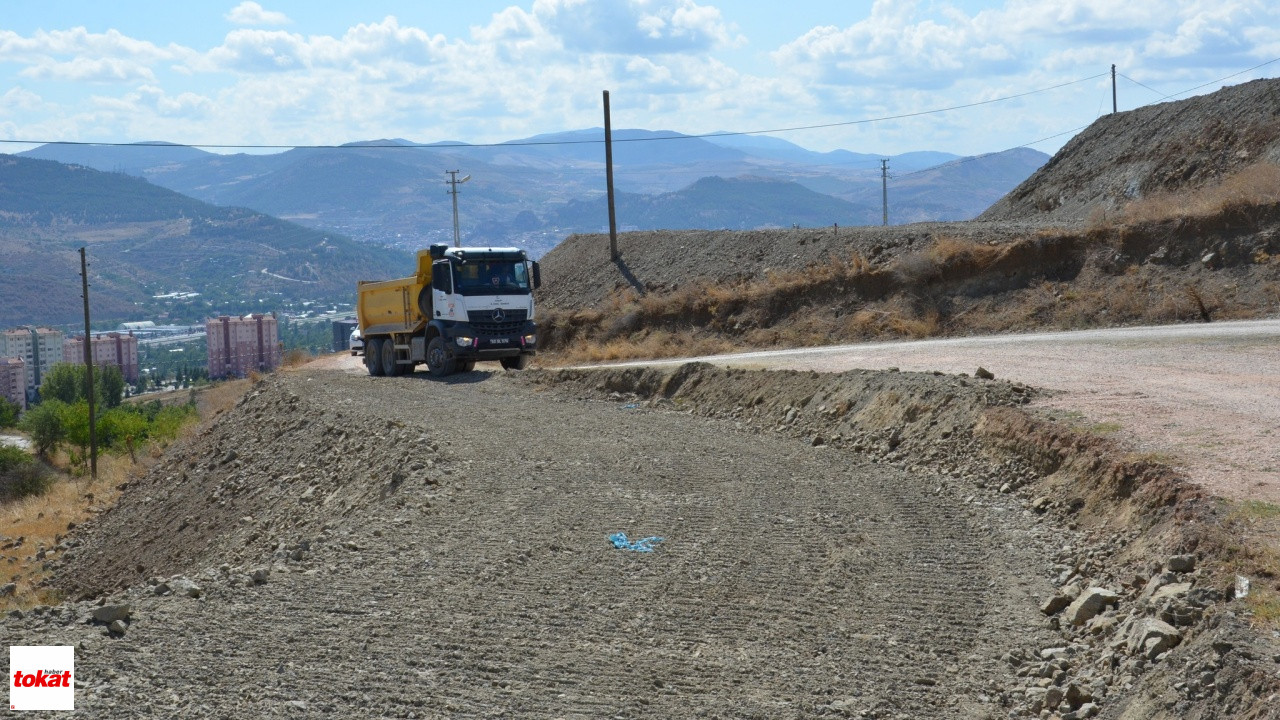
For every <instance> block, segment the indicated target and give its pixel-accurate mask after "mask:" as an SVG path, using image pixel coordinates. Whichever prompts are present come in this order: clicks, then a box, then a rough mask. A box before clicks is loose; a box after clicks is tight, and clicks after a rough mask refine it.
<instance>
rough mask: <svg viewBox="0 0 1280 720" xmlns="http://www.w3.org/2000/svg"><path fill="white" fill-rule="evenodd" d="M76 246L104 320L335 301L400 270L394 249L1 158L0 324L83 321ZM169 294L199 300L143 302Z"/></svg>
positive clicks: (193, 317)
mask: <svg viewBox="0 0 1280 720" xmlns="http://www.w3.org/2000/svg"><path fill="white" fill-rule="evenodd" d="M86 246H87V247H88V254H89V259H90V265H91V269H90V278H91V280H90V281H91V285H92V289H91V295H92V300H93V308H92V311H93V315H94V319H95V320H98V321H103V322H106V321H123V320H135V319H139V317H141V316H144V315H145V316H147V317H151V318H157V319H164V318H165V316H166V315H167V317H168V319H171V320H175V321H176V320H184V321H198V320H200V319H202V318H203V317H206V316H208V315H215V314H220V313H227V312H247V311H251V310H275V309H279V308H280V307H281V306H282V304H283V303H287V302H305V301H313V302H318V303H326V302H342V303H344V304H345V303H349V302H350V301H351V294H352V288H353V287H354V286H355V282H356V280H357V279H360V278H366V279H367V278H375V277H390V276H394V275H396V274H403V273H404V271H405V268H406V267H408V266H409V259H408V258H407V257H405V256H404V255H403V254H401V253H400V252H397V251H388V250H385V249H378V248H374V247H369V246H366V245H362V244H359V243H355V242H352V241H351V240H349V239H347V238H345V237H342V236H339V235H336V234H326V233H321V232H319V231H316V230H311V229H308V228H304V227H302V226H299V225H296V224H293V223H290V222H285V221H282V220H279V219H277V218H273V217H270V216H267V215H263V214H261V213H257V212H253V211H251V210H246V209H243V208H224V207H216V206H212V205H208V204H206V203H203V202H200V201H198V200H194V199H192V198H189V197H185V196H183V195H179V194H178V193H175V192H173V191H171V190H166V189H164V188H160V187H156V186H155V185H152V184H151V183H149V182H147V181H146V180H143V179H140V178H137V177H133V176H130V175H126V174H123V173H103V172H99V171H96V170H90V169H88V168H84V167H79V166H70V165H62V164H60V163H56V162H51V161H44V160H31V159H28V158H21V157H14V156H0V254H2V255H3V256H4V258H5V262H4V264H3V267H2V268H0V327H7V326H10V325H15V324H22V323H41V324H51V325H59V324H65V323H72V322H76V321H77V320H82V319H83V311H82V304H81V300H80V282H79V269H80V263H79V254H78V252H77V251H78V248H80V247H86ZM175 291H183V292H197V293H200V296H199V297H198V298H196V299H193V300H190V301H188V302H186V303H184V304H181V305H178V306H174V305H166V304H165V302H163V301H159V300H155V299H153V298H152V296H153V295H157V294H161V293H168V292H175ZM169 302H172V301H169Z"/></svg>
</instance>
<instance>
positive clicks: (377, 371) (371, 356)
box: [364, 340, 382, 377]
mask: <svg viewBox="0 0 1280 720" xmlns="http://www.w3.org/2000/svg"><path fill="white" fill-rule="evenodd" d="M364 366H365V367H367V368H369V374H370V375H372V376H374V377H380V376H381V375H382V341H381V340H365V343H364Z"/></svg>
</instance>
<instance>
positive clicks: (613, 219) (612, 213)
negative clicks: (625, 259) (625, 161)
mask: <svg viewBox="0 0 1280 720" xmlns="http://www.w3.org/2000/svg"><path fill="white" fill-rule="evenodd" d="M604 178H605V180H604V181H605V185H606V186H607V187H608V195H609V259H610V260H611V261H613V262H618V213H617V211H616V210H615V209H614V207H615V206H614V204H613V127H612V125H611V124H610V122H609V91H608V90H605V91H604Z"/></svg>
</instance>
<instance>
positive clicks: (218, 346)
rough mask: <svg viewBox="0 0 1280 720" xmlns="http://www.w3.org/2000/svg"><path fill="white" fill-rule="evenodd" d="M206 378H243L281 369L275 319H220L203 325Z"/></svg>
mask: <svg viewBox="0 0 1280 720" xmlns="http://www.w3.org/2000/svg"><path fill="white" fill-rule="evenodd" d="M204 330H205V338H206V341H207V343H208V347H209V377H210V378H229V377H245V376H247V375H248V374H249V373H251V372H255V371H256V372H270V371H271V370H274V369H276V368H277V367H279V365H280V357H281V354H282V350H281V347H280V331H279V326H278V325H277V323H276V317H275V315H262V314H256V313H255V314H253V315H245V316H244V317H230V316H227V315H223V316H221V317H217V318H212V319H209V320H206V321H205V325H204Z"/></svg>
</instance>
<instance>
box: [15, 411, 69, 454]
mask: <svg viewBox="0 0 1280 720" xmlns="http://www.w3.org/2000/svg"><path fill="white" fill-rule="evenodd" d="M65 407H67V405H66V403H63V402H61V401H58V400H46V401H44V402H42V403H40V404H39V405H37V406H35V407H33V408H31V409H29V410H27V412H26V413H24V414H23V416H22V422H21V423H20V424H19V427H21V428H22V429H23V430H25V431H26V432H27V434H29V435H30V436H31V442H33V443H35V446H36V454H37V455H39V456H40V457H49V453H51V452H53V451H54V450H55V449H57V447H58V443H61V442H62V440H63V439H64V438H65V437H66V436H67V429H66V426H64V425H63V423H62V414H63V408H65Z"/></svg>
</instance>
